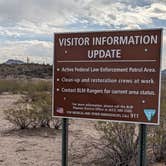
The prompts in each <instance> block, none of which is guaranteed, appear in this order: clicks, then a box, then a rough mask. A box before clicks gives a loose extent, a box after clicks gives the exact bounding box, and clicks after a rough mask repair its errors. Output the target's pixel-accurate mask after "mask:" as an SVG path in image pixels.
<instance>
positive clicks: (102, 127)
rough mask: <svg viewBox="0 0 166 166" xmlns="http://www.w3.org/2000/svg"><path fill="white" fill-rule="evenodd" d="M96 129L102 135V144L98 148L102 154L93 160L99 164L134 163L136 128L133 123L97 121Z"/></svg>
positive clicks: (136, 144) (119, 165)
mask: <svg viewBox="0 0 166 166" xmlns="http://www.w3.org/2000/svg"><path fill="white" fill-rule="evenodd" d="M97 129H98V130H99V131H101V132H102V135H103V136H102V138H101V140H102V144H103V146H102V148H101V147H100V148H99V149H100V150H101V151H102V153H101V154H102V155H100V156H99V158H98V159H97V160H95V161H96V162H97V163H99V165H105V166H110V165H116V166H129V165H136V158H137V146H138V130H137V128H136V127H135V125H132V124H122V123H121V124H119V123H111V122H110V123H109V122H99V123H98V125H97ZM93 163H94V162H93Z"/></svg>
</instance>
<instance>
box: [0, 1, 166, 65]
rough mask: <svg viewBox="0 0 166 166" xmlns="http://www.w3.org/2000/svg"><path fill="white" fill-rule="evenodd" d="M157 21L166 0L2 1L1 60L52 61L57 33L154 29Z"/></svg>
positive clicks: (164, 17) (165, 9) (163, 16)
mask: <svg viewBox="0 0 166 166" xmlns="http://www.w3.org/2000/svg"><path fill="white" fill-rule="evenodd" d="M154 20H159V21H165V20H166V1H165V0H160V3H159V1H158V0H136V1H133V0H126V1H124V0H70V1H67V0H60V1H59V0H49V1H46V0H27V1H23V0H12V1H11V0H0V41H3V42H2V44H1V45H0V51H1V53H0V54H1V58H0V61H1V62H2V61H4V60H6V59H7V58H8V57H10V56H11V57H17V58H20V59H24V60H25V59H26V56H27V54H28V56H31V59H32V60H33V61H38V62H39V61H40V62H41V63H42V62H43V59H44V57H47V59H48V60H47V61H48V62H50V63H51V61H52V60H51V59H52V57H51V56H52V45H53V44H52V41H53V33H54V32H63V31H73V30H75V31H81V30H95V28H96V27H101V28H103V29H104V28H110V29H122V28H123V29H141V28H143V27H146V28H154V27H157V26H158V25H157V24H156V23H155V22H154ZM164 26H166V23H165V24H164V25H163V26H162V27H164ZM164 36H165V35H164ZM4 41H5V44H4ZM48 41H49V42H48ZM164 42H165V37H164ZM47 44H48V46H49V47H47ZM163 52H164V54H165V53H166V48H165V47H164V51H163ZM5 56H6V58H5ZM2 57H3V58H2ZM38 57H39V58H38ZM45 59H46V58H45Z"/></svg>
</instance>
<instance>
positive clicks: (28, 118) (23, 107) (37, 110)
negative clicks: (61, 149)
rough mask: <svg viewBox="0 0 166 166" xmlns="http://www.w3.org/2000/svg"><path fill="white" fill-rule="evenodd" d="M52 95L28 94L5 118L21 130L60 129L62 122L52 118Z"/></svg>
mask: <svg viewBox="0 0 166 166" xmlns="http://www.w3.org/2000/svg"><path fill="white" fill-rule="evenodd" d="M51 109H52V106H51V94H50V93H49V92H38V91H35V92H32V91H30V92H28V94H26V95H24V96H22V98H21V99H20V100H19V101H18V102H17V103H16V108H13V109H10V110H5V111H4V114H5V118H6V119H7V120H9V121H10V122H11V123H13V124H14V125H15V126H16V127H19V128H20V129H25V128H38V127H49V128H55V129H59V127H60V126H61V120H60V119H57V118H53V117H52V111H51Z"/></svg>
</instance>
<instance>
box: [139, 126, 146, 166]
mask: <svg viewBox="0 0 166 166" xmlns="http://www.w3.org/2000/svg"><path fill="white" fill-rule="evenodd" d="M146 136H147V131H146V125H145V124H140V128H139V160H138V166H146Z"/></svg>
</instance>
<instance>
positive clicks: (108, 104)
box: [53, 29, 162, 124]
mask: <svg viewBox="0 0 166 166" xmlns="http://www.w3.org/2000/svg"><path fill="white" fill-rule="evenodd" d="M161 33H162V30H161V29H155V30H135V31H107V32H85V33H83V32H82V33H57V34H55V36H54V37H55V38H54V40H55V41H54V91H53V93H54V95H53V96H54V97H53V116H57V117H74V118H89V119H102V120H112V121H123V122H131V123H143V124H158V123H159V97H160V95H159V86H160V54H161Z"/></svg>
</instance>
